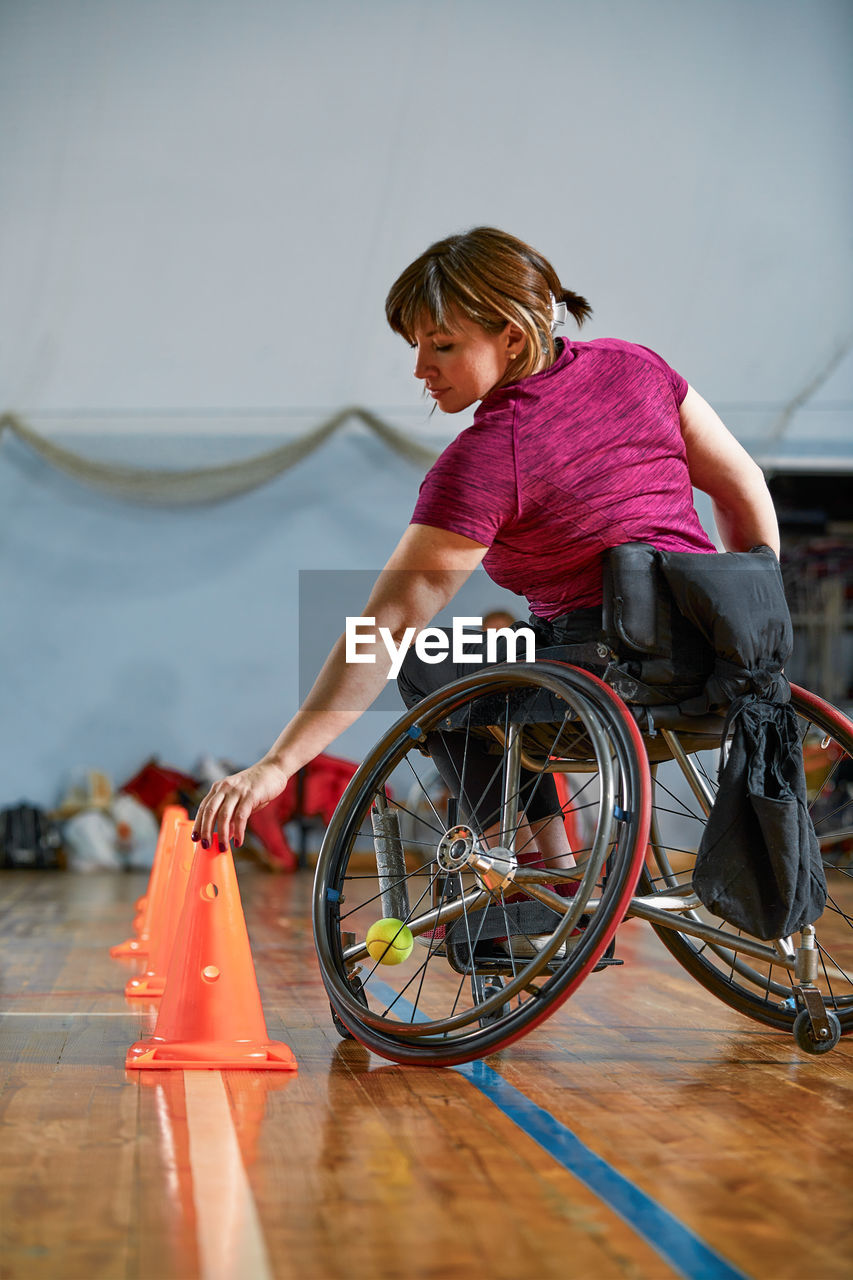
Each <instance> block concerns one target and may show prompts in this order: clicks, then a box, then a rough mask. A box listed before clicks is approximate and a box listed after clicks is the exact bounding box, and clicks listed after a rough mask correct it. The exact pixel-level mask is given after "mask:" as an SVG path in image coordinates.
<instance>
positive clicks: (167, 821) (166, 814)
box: [134, 804, 187, 932]
mask: <svg viewBox="0 0 853 1280" xmlns="http://www.w3.org/2000/svg"><path fill="white" fill-rule="evenodd" d="M186 816H187V811H186V809H185V808H184V807H183V805H181V804H167V805H166V807H165V809H164V810H163V816H162V818H161V819H160V837H159V839H158V840H157V848H156V850H155V853H154V861H153V863H152V864H151V874H150V875H149V877H148V885H147V888H146V890H145V892H144V893H143V895H142V897H141V898H137V899H136V910H137V912H139V913H140V915H141V913H142V912H144V910H145V908H146V907H147V906H148V899H149V898H150V896H151V894H152V892H153V889H154V883H155V879H156V876H157V854H158V853H159V852H160V843H161V841H162V839H163V833H164V831H166V830H171V827H172V826H173V825H174V823H176V822H177V821H178V819H179V818H186ZM135 925H136V921H134V926H135ZM137 932H139V931H138V930H137Z"/></svg>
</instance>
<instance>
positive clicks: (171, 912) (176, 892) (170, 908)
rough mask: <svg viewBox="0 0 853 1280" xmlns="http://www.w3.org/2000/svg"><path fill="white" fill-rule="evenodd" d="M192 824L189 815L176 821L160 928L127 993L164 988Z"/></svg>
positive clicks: (148, 993) (157, 992)
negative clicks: (145, 966)
mask: <svg viewBox="0 0 853 1280" xmlns="http://www.w3.org/2000/svg"><path fill="white" fill-rule="evenodd" d="M192 829H193V824H192V822H191V821H190V819H189V818H180V819H179V820H178V822H177V823H176V824H175V847H174V849H173V850H172V858H171V861H170V864H169V873H168V875H169V878H168V880H167V882H166V889H165V892H164V894H163V905H162V909H161V917H160V922H159V926H160V927H159V928H158V929H157V930H156V931H155V932H154V933H152V940H151V944H150V947H149V952H148V966H147V968H146V970H145V972H144V973H140V974H139V975H138V976H137V977H135V978H131V979H130V982H128V984H127V986H126V987H125V989H124V994H125V995H126V996H144V997H146V998H147V999H149V1000H150V999H152V998H155V997H158V996H161V995H162V994H163V992H164V990H165V988H166V974H167V973H168V971H169V960H170V959H171V956H172V947H173V945H174V941H175V933H176V932H177V928H178V921H179V920H180V918H181V912H182V911H183V907H184V897H185V895H186V891H187V881H188V880H189V878H190V871H191V870H192V865H193V853H194V851H195V850H194V845H193V842H192Z"/></svg>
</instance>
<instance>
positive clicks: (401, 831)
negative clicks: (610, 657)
mask: <svg viewBox="0 0 853 1280" xmlns="http://www.w3.org/2000/svg"><path fill="white" fill-rule="evenodd" d="M451 734H453V735H455V736H454V739H453V742H454V753H453V754H454V759H457V760H459V761H460V764H459V776H458V779H457V782H458V785H457V786H456V788H455V789H456V791H457V793H458V794H459V795H460V796H461V807H460V809H459V812H458V813H454V814H453V815H452V817H453V821H452V822H450V821H448V818H447V815H446V814H445V813H442V812H441V811H440V810H439V808H438V807H436V805H435V804H434V803H433V801H432V798H431V797H432V795H433V793H434V791H435V787H434V776H433V766H432V761H431V759H430V757H429V756H428V755H425V754H424V752H425V751H427V750H428V749H429V746H428V744H429V743H430V742H435V740H436V737H438V738H446V736H447V735H451ZM484 746H485V747H486V749H487V750H488V751H489V760H490V761H492V762H493V776H494V777H495V778H497V779H499V781H500V786H501V791H502V795H503V818H502V829H501V832H500V837H499V839H498V841H497V844H496V843H495V837H494V836H492V837H490V836H488V835H487V834H486V833H487V830H488V828H489V818H490V817H491V816H493V815H491V814H488V815H487V814H486V812H485V810H484V808H483V800H482V797H481V796H479V795H477V794H475V793H474V790H473V788H472V784H471V777H470V770H469V766H468V764H467V761H468V759H469V753H470V752H471V751H476V750H478V749H481V748H483V747H484ZM557 756H559V757H561V758H563V759H565V758H568V757H570V758H571V772H570V773H567V774H566V778H567V782H568V786H567V789H566V790H565V791H564V792H563V794H564V795H565V796H566V797H567V799H566V801H565V804H566V806H569V805H570V806H571V810H572V814H573V818H572V822H573V824H574V827H575V828H576V829H578V830H582V831H583V833H584V836H583V844H584V847H583V848H577V849H575V851H574V852H575V854H576V856H577V859H578V863H579V864H580V865H581V867H582V869H583V870H582V875H581V872H580V871H575V872H572V873H570V872H566V871H562V872H560V871H557V870H555V869H547V868H545V869H543V868H541V867H538V868H534V867H531V866H525V865H523V863H517V861H516V856H515V855H516V854H517V853H522V854H523V853H524V849H523V848H522V847H521V845H523V843H524V839H525V837H524V835H523V832H524V827H523V825H522V824H523V815H524V808H523V806H524V804H525V803H529V802H530V797H531V796H532V795H533V794H534V793H535V791H536V788H537V787H538V786H540V785H546V784H545V783H544V781H543V779H544V778H545V776H546V774H548V773H549V772H550V770H551V768H552V766H553V763H554V758H555V757H557ZM519 758H521V760H522V761H523V765H524V774H523V778H524V783H523V790H520V788H521V785H522V784H521V783H520V782H519V778H518V774H517V773H516V772H515V770H516V762H517V761H518V759H519ZM413 796H421V797H423V798H424V806H423V807H421V806H419V807H418V812H417V815H416V816H417V824H413V823H412V822H411V816H412V815H411V811H412V808H413ZM648 802H649V786H648V768H647V765H646V761H645V754H644V753H643V750H642V739H641V737H640V735H639V733H638V731H637V729H636V726H635V724H634V721H633V720H632V718H631V717H630V715H629V714H628V713H627V711H626V709H625V707H624V704H623V703H622V702H621V701H620V700H619V699H618V698H617V697H616V696H615V695H614V694H613V693H612V691H611V690H609V689H607V688H606V687H605V686H604V685H602V684H601V682H600V681H598V680H597V679H596V678H595V677H594V676H591V675H588V674H587V673H585V672H582V671H578V670H577V669H576V668H572V667H567V666H563V665H561V664H557V663H536V664H521V663H518V664H508V665H506V666H502V667H495V668H490V669H487V670H485V671H482V672H479V673H477V674H476V675H473V676H469V677H466V678H465V679H463V680H459V681H456V682H455V683H454V684H452V685H448V686H447V687H446V688H445V689H442V690H439V691H438V692H437V693H435V694H433V695H431V697H429V698H427V699H425V700H424V701H423V702H422V703H420V704H419V705H418V706H417V707H415V708H414V709H413V710H411V711H409V712H407V713H406V715H404V716H403V717H402V718H401V719H400V720H399V721H398V722H397V723H396V724H395V725H394V726H393V727H392V728H391V729H390V730H389V731H388V732H387V733H386V734H385V736H384V737H383V738H382V739H381V740H380V742H379V743H377V745H376V747H375V748H374V749H373V751H372V752H371V753H370V754H369V756H368V758H367V759H366V760H365V761H364V763H363V765H362V766H361V768H360V769H359V771H358V773H357V774H356V775H355V777H354V778H353V779H352V782H351V783H350V785H349V787H348V788H347V791H346V793H345V794H344V796H343V798H342V800H341V803H340V804H339V806H338V809H337V811H336V813H335V815H334V817H333V819H332V822H331V823H330V825H329V829H328V831H327V833H326V839H325V841H324V843H323V848H322V850H321V853H320V858H319V862H318V865H317V873H316V878H315V884H314V910H313V919H314V934H315V941H316V946H317V954H318V958H319V963H320V970H321V973H322V977H323V981H324V983H325V986H326V989H327V992H328V995H329V999H330V1002H331V1004H332V1008H333V1009H334V1011H335V1015H336V1018H337V1019H338V1020H339V1021H340V1022H341V1024H342V1025H343V1026H344V1027H346V1028H347V1029H348V1030H349V1031H350V1032H351V1033H352V1034H353V1035H354V1036H355V1037H356V1038H357V1039H358V1040H360V1041H361V1042H362V1043H364V1044H365V1045H367V1047H368V1048H370V1049H372V1050H374V1051H375V1052H377V1053H379V1054H382V1055H384V1056H385V1057H388V1058H391V1059H392V1060H394V1061H398V1062H418V1063H424V1064H434V1065H443V1064H446V1065H450V1064H453V1063H457V1062H464V1061H468V1060H469V1059H471V1058H475V1057H479V1056H482V1055H483V1054H486V1053H491V1052H494V1051H495V1050H497V1049H499V1048H502V1047H504V1046H505V1045H507V1044H509V1043H511V1042H512V1041H513V1040H515V1039H516V1038H518V1037H519V1036H521V1035H523V1034H525V1033H526V1032H527V1031H529V1030H530V1029H531V1028H532V1027H534V1026H536V1025H537V1024H538V1023H539V1022H541V1021H542V1019H543V1018H545V1017H547V1016H548V1014H549V1013H550V1012H551V1011H552V1010H553V1009H554V1008H556V1007H557V1005H558V1004H559V1003H561V1001H562V1000H564V999H565V998H566V997H567V996H568V995H569V994H570V993H571V991H573V990H574V989H575V988H576V986H577V985H578V984H579V983H580V982H581V981H582V980H583V979H584V977H585V976H586V975H587V974H588V973H589V972H590V971H591V970H592V969H593V967H594V966H595V964H596V962H597V961H598V960H599V958H600V957H601V955H602V953H603V952H604V950H605V949H606V947H607V946H608V943H609V942H610V940H611V938H612V936H613V934H614V932H615V930H616V928H617V926H618V924H619V923H620V921H621V920H622V918H623V917H624V913H625V910H626V909H627V906H628V902H629V901H630V897H631V894H632V892H633V890H634V887H635V885H636V881H637V877H638V876H639V873H640V868H641V865H642V858H643V855H644V852H645V848H646V842H647V832H648ZM425 812H426V813H428V815H429V816H428V817H425ZM563 818H564V815H563V814H562V813H557V814H555V815H554V818H553V821H555V822H561V823H562V822H563ZM413 833H414V834H413ZM578 876H580V880H579V886H580V887H579V888H578V889H577V892H576V893H575V894H574V896H571V897H567V896H566V897H564V896H560V895H559V894H558V893H556V892H555V890H556V889H557V888H558V886H559V885H560V884H561V883H562V884H563V885H564V886H567V885H568V882H569V881H570V880H572V879H573V878H574V879H575V880H577V877H578ZM565 891H566V890H565V889H564V892H565ZM389 918H394V919H397V920H399V921H401V922H402V923H404V924H405V925H406V926H407V928H408V929H409V930H410V931H411V933H412V935H413V937H414V944H413V946H412V949H411V951H410V952H409V953H408V954H406V955H405V956H404V957H403V959H402V960H401V961H400V962H399V963H396V964H393V965H391V964H387V963H384V964H383V963H380V962H378V961H377V960H374V959H372V958H371V955H370V953H369V950H368V947H367V931H368V929H369V928H370V926H371V925H372V924H374V923H375V922H376V921H377V920H379V919H389ZM353 978H357V979H358V981H359V982H360V983H361V985H362V990H363V994H364V996H365V997H366V1000H367V1008H365V1007H364V1005H363V1004H362V1003H361V1001H360V1000H359V999H356V998H355V997H354V995H353V988H352V985H351V983H352V980H353ZM495 979H499V981H495Z"/></svg>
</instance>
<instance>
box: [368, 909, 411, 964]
mask: <svg viewBox="0 0 853 1280" xmlns="http://www.w3.org/2000/svg"><path fill="white" fill-rule="evenodd" d="M364 942H365V945H366V947H367V950H368V951H369V952H370V955H371V958H372V959H373V960H378V961H379V963H380V964H402V963H403V961H404V960H408V958H409V956H410V955H411V954H412V947H413V946H414V945H415V940H414V938H413V937H412V931H411V929H409V928H408V927H407V926H406V925H404V924H403V921H402V920H395V919H394V917H393V916H386V918H385V919H384V920H377V921H376V922H375V923H374V924H372V925H371V926H370V928H369V929H368V931H367V936H366V938H365V939H364Z"/></svg>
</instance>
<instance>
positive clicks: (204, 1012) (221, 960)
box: [125, 842, 296, 1071]
mask: <svg viewBox="0 0 853 1280" xmlns="http://www.w3.org/2000/svg"><path fill="white" fill-rule="evenodd" d="M217 843H218V842H217ZM125 1066H126V1067H128V1068H130V1069H135V1068H140V1067H153V1068H161V1069H163V1068H169V1067H171V1068H176V1069H181V1068H184V1069H188V1070H192V1069H194V1068H199V1067H209V1068H212V1069H214V1070H216V1069H225V1070H233V1069H234V1068H239V1067H248V1068H251V1069H252V1070H258V1069H259V1068H270V1069H273V1070H277V1071H295V1070H296V1059H295V1058H294V1056H293V1054H292V1053H291V1051H290V1049H289V1048H288V1047H287V1045H286V1044H282V1043H281V1042H280V1041H276V1040H272V1041H271V1040H270V1039H269V1038H268V1032H267V1027H266V1022H265V1021H264V1011H263V1009H262V1007H261V997H260V993H259V991H258V982H257V978H256V977H255V966H254V963H253V961H252V952H251V948H250V946H249V935H248V933H247V932H246V921H245V919H244V917H243V906H242V903H241V901H240V890H239V887H238V885H237V874H236V872H235V870H234V860H233V858H232V857H231V852H230V850H229V849H228V848H227V847H226V848H225V849H224V850H219V851H218V852H217V850H215V849H209V850H208V849H201V848H199V849H196V854H195V859H194V861H193V867H192V871H191V872H190V878H189V883H188V884H187V892H186V897H185V900H184V909H183V912H182V913H181V918H180V921H179V924H178V931H177V936H176V939H175V946H174V949H173V952H172V960H171V963H170V965H169V974H168V979H167V982H166V990H165V991H164V993H163V1000H162V1003H161V1005H160V1014H159V1017H158V1018H157V1025H156V1026H155V1028H154V1034H153V1035H152V1036H150V1037H149V1039H147V1040H140V1041H138V1042H137V1043H136V1044H134V1045H131V1047H130V1049H129V1050H128V1053H127V1059H126V1062H125Z"/></svg>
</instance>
